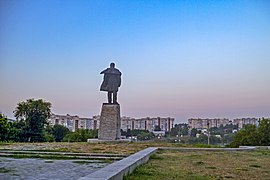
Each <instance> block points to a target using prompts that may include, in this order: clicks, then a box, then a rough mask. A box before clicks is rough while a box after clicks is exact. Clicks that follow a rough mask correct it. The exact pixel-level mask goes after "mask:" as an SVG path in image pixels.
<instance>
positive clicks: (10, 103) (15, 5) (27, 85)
mask: <svg viewBox="0 0 270 180" xmlns="http://www.w3.org/2000/svg"><path fill="white" fill-rule="evenodd" d="M0 42H1V43H0V67H1V71H0V84H1V86H0V87H1V88H0V111H1V112H2V113H4V114H5V115H7V116H8V117H9V118H13V113H12V112H13V111H14V110H15V107H16V104H17V103H19V102H21V101H25V100H27V99H29V98H35V99H39V98H42V99H44V100H45V101H49V102H51V103H52V112H53V113H56V114H67V113H68V114H74V115H79V116H80V117H90V116H92V115H98V114H100V111H101V104H102V103H103V102H106V101H107V100H106V93H102V92H100V91H99V87H100V84H101V82H102V76H101V75H100V74H99V73H100V71H101V70H103V69H104V67H108V66H109V64H110V63H111V62H115V64H116V68H118V69H119V70H121V72H122V73H123V76H122V86H121V87H120V90H119V93H118V100H119V103H120V104H121V116H131V117H135V118H140V117H148V116H149V117H174V118H175V123H179V122H186V120H187V119H189V118H230V119H233V118H244V117H256V118H259V117H270V111H269V110H270V93H269V92H270V71H269V69H270V50H269V47H270V2H269V1H264V0H257V1H251V0H250V1H249V0H248V1H240V0H239V1H238V0H234V1H230V0H228V1H208V0H206V1H193V0H190V1H184V0H183V1H160V0H149V1H140V0H138V1H121V0H120V1H112V0H104V1H99V0H93V1H83V0H79V1H53V0H39V1H35V0H25V1H8V0H3V1H0Z"/></svg>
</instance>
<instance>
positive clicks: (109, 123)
mask: <svg viewBox="0 0 270 180" xmlns="http://www.w3.org/2000/svg"><path fill="white" fill-rule="evenodd" d="M120 129H121V119H120V105H119V104H107V103H104V104H103V105H102V109H101V116H100V126H99V131H98V139H99V140H118V139H120V138H121V130H120Z"/></svg>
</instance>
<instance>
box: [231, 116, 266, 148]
mask: <svg viewBox="0 0 270 180" xmlns="http://www.w3.org/2000/svg"><path fill="white" fill-rule="evenodd" d="M241 145H242V146H269V145H270V119H264V118H263V119H261V120H260V121H259V127H258V128H257V127H256V126H255V125H250V124H249V125H246V126H245V127H244V128H243V129H241V130H240V131H239V132H237V134H236V135H235V136H234V139H233V142H232V143H231V144H230V146H231V147H238V146H241Z"/></svg>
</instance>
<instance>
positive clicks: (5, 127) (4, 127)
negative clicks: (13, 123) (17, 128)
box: [0, 114, 10, 141]
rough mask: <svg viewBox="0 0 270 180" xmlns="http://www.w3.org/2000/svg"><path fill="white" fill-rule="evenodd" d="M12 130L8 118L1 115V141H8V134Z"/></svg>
mask: <svg viewBox="0 0 270 180" xmlns="http://www.w3.org/2000/svg"><path fill="white" fill-rule="evenodd" d="M9 129H10V124H9V122H8V120H7V118H6V117H4V116H3V115H2V114H0V141H6V140H8V132H9Z"/></svg>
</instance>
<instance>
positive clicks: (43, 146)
mask: <svg viewBox="0 0 270 180" xmlns="http://www.w3.org/2000/svg"><path fill="white" fill-rule="evenodd" d="M172 146H174V147H177V146H179V144H171V143H166V142H129V143H127V142H121V143H87V142H80V143H79V142H76V143H68V142H61V143H57V142H54V143H4V144H0V149H12V150H42V151H64V152H84V153H111V154H133V153H135V152H138V151H140V150H142V149H145V148H147V147H172Z"/></svg>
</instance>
